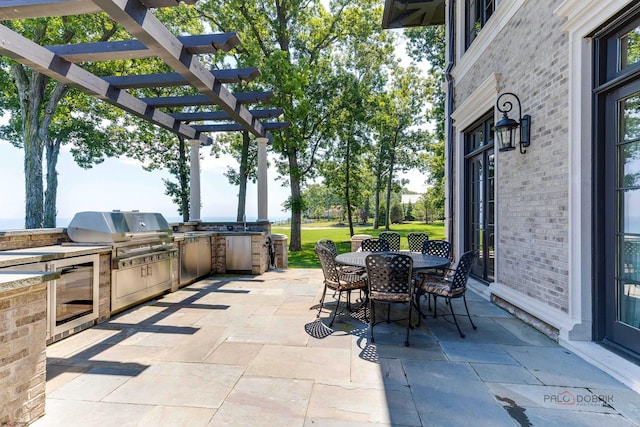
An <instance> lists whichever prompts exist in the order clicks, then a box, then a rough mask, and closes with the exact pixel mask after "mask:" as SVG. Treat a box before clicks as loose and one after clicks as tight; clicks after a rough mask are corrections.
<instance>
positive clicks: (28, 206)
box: [24, 123, 44, 229]
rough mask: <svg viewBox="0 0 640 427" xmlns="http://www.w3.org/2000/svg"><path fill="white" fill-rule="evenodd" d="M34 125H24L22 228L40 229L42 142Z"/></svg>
mask: <svg viewBox="0 0 640 427" xmlns="http://www.w3.org/2000/svg"><path fill="white" fill-rule="evenodd" d="M34 125H35V124H34V123H25V127H26V128H27V129H26V133H25V134H24V185H25V189H24V194H25V217H24V228H26V229H29V228H42V226H43V221H44V212H43V200H44V196H43V193H42V142H41V141H40V138H38V132H36V131H35V129H33V127H34Z"/></svg>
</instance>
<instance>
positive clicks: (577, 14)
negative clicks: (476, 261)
mask: <svg viewBox="0 0 640 427" xmlns="http://www.w3.org/2000/svg"><path fill="white" fill-rule="evenodd" d="M633 1H634V0H608V1H601V0H566V1H564V2H563V3H562V4H561V5H560V6H558V8H557V9H556V10H555V11H554V13H555V14H556V15H559V16H563V17H565V18H567V22H566V23H565V24H564V25H563V27H562V29H563V31H566V32H567V34H568V36H569V44H568V48H569V52H568V54H569V67H568V70H567V75H568V77H569V99H568V106H569V126H568V128H569V135H568V138H569V141H568V144H569V181H570V182H569V257H570V258H569V298H570V299H569V316H570V319H571V322H574V324H573V327H570V326H571V325H566V326H567V329H565V330H564V331H563V330H561V334H560V336H559V340H560V342H561V343H562V344H563V345H564V346H565V347H567V348H569V349H571V350H573V351H574V352H576V353H577V354H579V355H580V356H581V357H583V358H584V359H586V360H588V361H589V362H591V363H592V364H593V365H595V366H597V367H599V368H600V369H603V370H604V371H605V372H608V373H609V374H611V375H612V376H613V377H614V378H617V379H619V380H620V381H622V382H623V383H625V384H627V385H628V386H629V387H631V388H633V389H634V390H636V391H640V385H639V384H638V383H637V381H634V380H633V378H638V377H640V368H639V367H638V366H637V365H634V364H632V363H630V362H628V361H627V360H625V359H623V358H621V357H619V356H617V355H615V354H613V353H611V352H608V351H603V349H602V347H600V346H599V345H597V344H595V343H592V342H587V341H591V340H592V332H591V326H592V322H593V319H592V315H591V313H592V307H593V287H592V282H591V269H592V265H591V253H592V238H591V226H592V221H591V212H592V209H593V203H594V201H593V199H592V196H591V188H592V187H593V176H592V171H591V167H592V155H593V153H592V151H591V150H592V120H593V119H592V104H593V96H592V91H591V90H592V88H593V86H594V82H593V75H592V70H593V42H592V40H591V39H590V38H587V37H588V35H589V34H591V33H593V31H595V30H596V29H597V28H598V27H599V26H601V25H602V24H604V23H606V22H607V21H609V20H610V19H611V18H612V17H613V16H614V15H615V14H616V13H617V12H619V11H620V10H621V9H622V8H624V7H625V6H627V5H629V4H631V3H632V2H633ZM581 340H584V341H581Z"/></svg>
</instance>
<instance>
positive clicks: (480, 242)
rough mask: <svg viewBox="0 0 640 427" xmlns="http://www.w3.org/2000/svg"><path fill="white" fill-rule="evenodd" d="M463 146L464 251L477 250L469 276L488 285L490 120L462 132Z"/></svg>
mask: <svg viewBox="0 0 640 427" xmlns="http://www.w3.org/2000/svg"><path fill="white" fill-rule="evenodd" d="M465 144H466V147H465V149H466V152H467V155H466V156H465V178H466V195H465V210H466V211H465V249H464V250H465V252H466V251H469V250H473V249H476V250H478V253H479V258H478V261H477V262H476V263H475V264H474V266H473V267H472V270H471V275H472V276H473V277H475V278H476V279H479V280H481V281H483V282H487V283H489V282H492V281H493V279H494V264H495V254H494V236H495V225H494V219H495V215H494V210H495V203H494V194H495V192H494V154H493V118H492V117H491V118H487V119H485V120H484V121H483V122H482V123H480V124H478V125H477V126H475V127H473V128H472V129H470V130H469V131H468V132H465Z"/></svg>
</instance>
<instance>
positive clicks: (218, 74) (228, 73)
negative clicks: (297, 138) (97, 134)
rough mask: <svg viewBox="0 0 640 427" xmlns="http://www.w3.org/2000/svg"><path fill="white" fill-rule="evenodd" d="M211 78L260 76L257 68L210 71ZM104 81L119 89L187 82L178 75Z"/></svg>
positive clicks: (237, 80) (234, 80) (235, 80)
mask: <svg viewBox="0 0 640 427" xmlns="http://www.w3.org/2000/svg"><path fill="white" fill-rule="evenodd" d="M211 74H213V77H214V78H215V79H216V80H218V81H220V82H221V83H240V82H243V81H244V82H250V81H252V80H253V79H255V78H256V77H258V76H260V75H261V73H260V70H258V69H257V68H240V69H231V70H212V71H211ZM103 78H104V79H105V80H106V81H108V82H109V83H111V84H112V85H113V86H115V87H119V88H120V89H142V88H151V87H176V86H188V85H189V82H188V81H187V80H186V79H185V78H184V77H182V76H181V75H180V74H178V73H164V74H141V75H134V76H109V77H103Z"/></svg>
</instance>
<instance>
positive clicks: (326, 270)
mask: <svg viewBox="0 0 640 427" xmlns="http://www.w3.org/2000/svg"><path fill="white" fill-rule="evenodd" d="M315 250H316V254H317V255H318V259H319V260H320V267H322V274H324V280H325V282H330V283H339V280H340V279H339V276H338V268H337V267H336V257H335V255H333V252H332V251H331V249H329V248H328V247H326V246H324V245H322V244H320V243H317V244H316V247H315Z"/></svg>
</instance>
